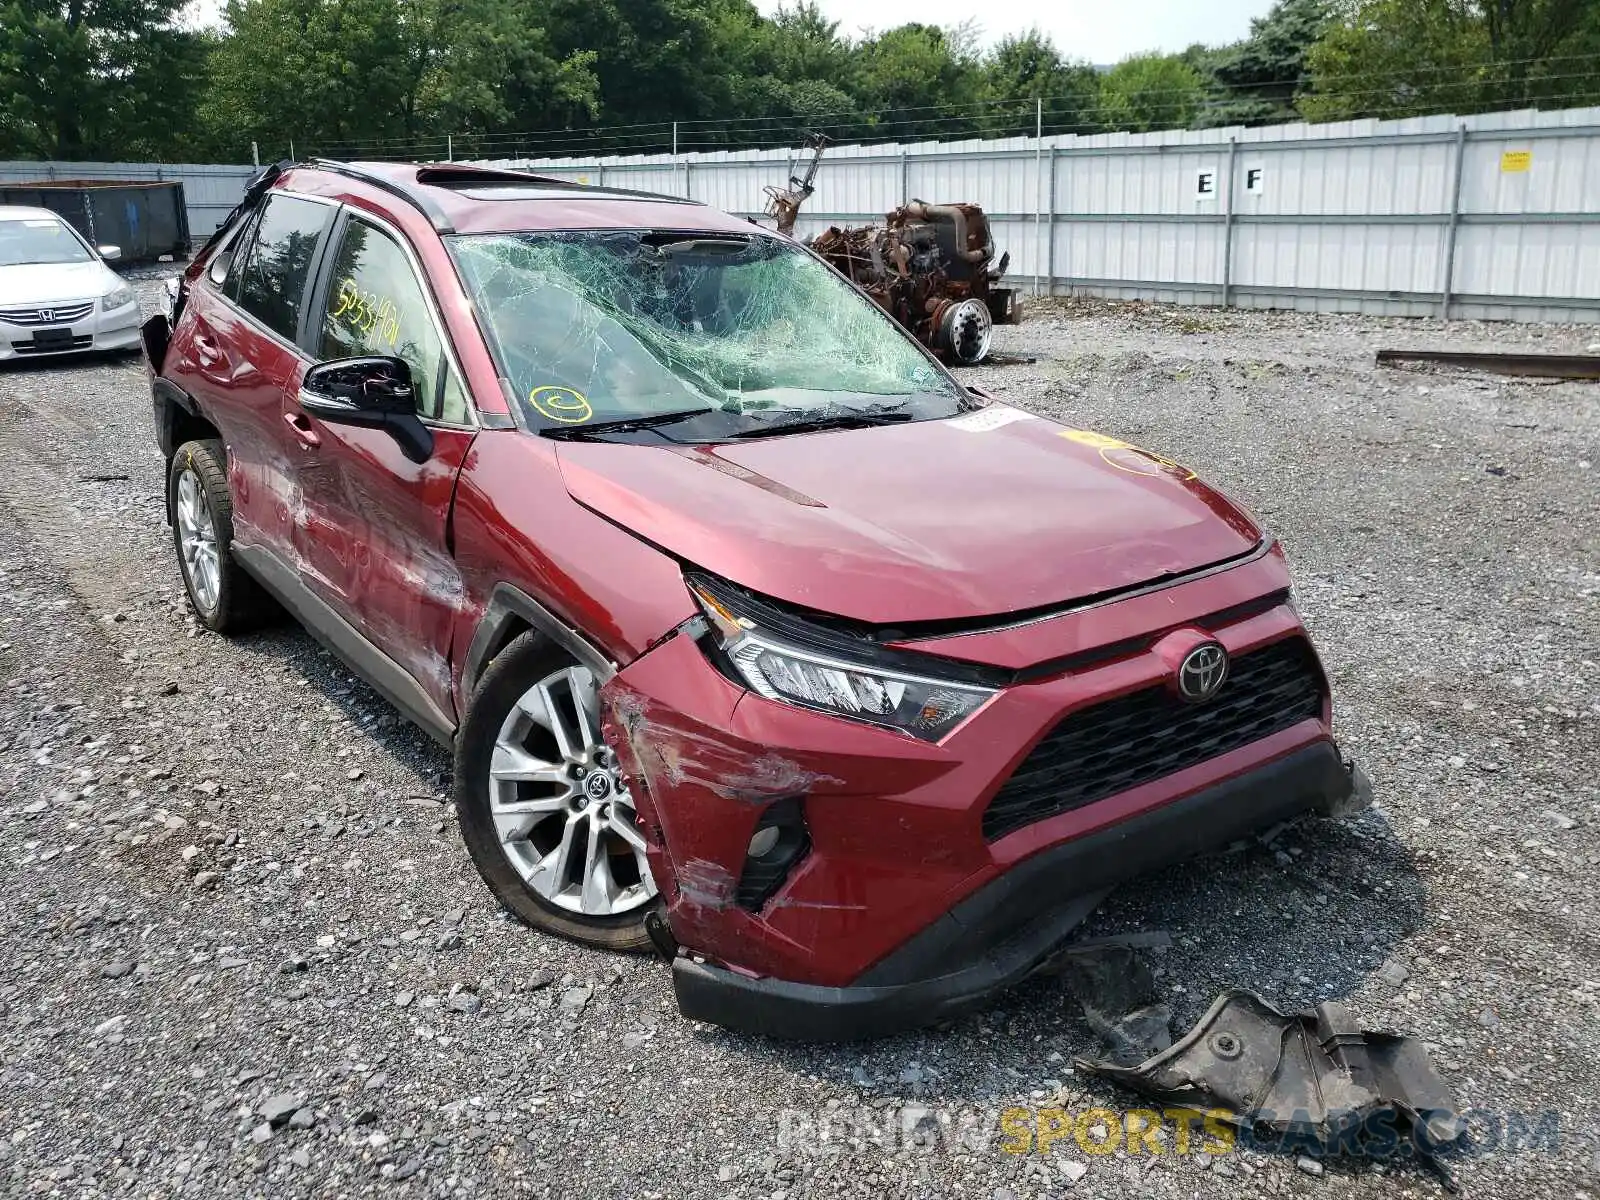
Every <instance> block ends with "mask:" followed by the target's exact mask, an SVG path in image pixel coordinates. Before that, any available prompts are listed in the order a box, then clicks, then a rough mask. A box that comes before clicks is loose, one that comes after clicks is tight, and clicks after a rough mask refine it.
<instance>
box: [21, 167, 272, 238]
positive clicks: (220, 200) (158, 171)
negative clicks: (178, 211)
mask: <svg viewBox="0 0 1600 1200" xmlns="http://www.w3.org/2000/svg"><path fill="white" fill-rule="evenodd" d="M256 171H257V168H256V167H251V166H233V165H231V164H227V165H222V166H218V165H213V164H205V163H96V162H0V183H32V182H34V181H35V180H40V179H44V180H54V179H116V180H141V181H142V180H157V181H162V182H170V181H176V182H178V183H181V184H183V201H184V207H185V208H187V209H188V210H189V234H190V236H191V237H193V238H194V239H196V242H197V243H198V242H199V241H203V240H204V239H205V238H207V237H209V236H210V234H211V233H212V231H213V230H215V229H216V227H217V226H218V225H220V224H221V223H222V219H223V218H224V217H226V216H227V215H228V212H229V210H230V209H232V208H233V206H234V205H235V204H237V203H239V199H240V197H242V196H243V195H244V189H245V185H246V184H247V183H249V182H250V177H251V176H252V175H254V174H255V173H256Z"/></svg>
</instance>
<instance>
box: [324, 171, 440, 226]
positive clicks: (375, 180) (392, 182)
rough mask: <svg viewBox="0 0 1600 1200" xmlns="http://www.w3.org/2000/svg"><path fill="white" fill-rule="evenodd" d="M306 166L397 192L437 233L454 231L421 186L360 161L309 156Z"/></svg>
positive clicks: (393, 194) (381, 189)
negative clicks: (388, 174)
mask: <svg viewBox="0 0 1600 1200" xmlns="http://www.w3.org/2000/svg"><path fill="white" fill-rule="evenodd" d="M305 165H306V166H308V167H313V168H315V169H316V170H318V171H331V172H333V173H334V174H335V175H346V176H348V177H349V178H351V179H359V180H360V181H361V182H362V183H369V184H371V185H372V186H373V187H375V188H378V189H379V190H380V191H385V192H388V193H389V194H390V195H391V196H398V197H399V198H400V199H401V200H404V201H405V202H406V203H407V204H409V205H411V206H412V207H413V208H416V209H417V210H418V211H420V212H421V213H422V215H423V216H425V217H427V218H428V220H429V221H430V222H432V224H433V227H434V228H435V229H436V230H438V231H439V232H440V233H454V232H455V231H456V227H455V226H454V225H453V224H451V222H450V217H449V215H448V214H447V213H446V212H445V211H444V209H443V208H441V207H440V206H439V205H437V204H435V203H434V202H433V198H432V197H431V196H429V195H428V194H427V192H425V191H423V190H422V189H421V188H420V187H418V188H409V187H407V186H406V185H405V183H404V182H402V181H401V180H397V179H391V178H389V177H388V176H387V175H380V174H379V173H378V172H377V171H373V170H370V169H369V168H367V167H364V166H362V165H361V164H360V163H348V162H340V161H339V160H337V159H332V158H312V159H307V160H306V164H305Z"/></svg>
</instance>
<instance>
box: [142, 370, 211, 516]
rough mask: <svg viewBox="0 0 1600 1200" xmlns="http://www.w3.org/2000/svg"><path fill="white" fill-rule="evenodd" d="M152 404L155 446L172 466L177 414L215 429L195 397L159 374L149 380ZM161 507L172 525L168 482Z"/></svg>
mask: <svg viewBox="0 0 1600 1200" xmlns="http://www.w3.org/2000/svg"><path fill="white" fill-rule="evenodd" d="M150 403H151V406H152V407H153V408H154V410H155V421H156V443H157V444H158V445H159V446H160V447H161V457H162V458H163V459H165V460H166V462H167V463H168V465H169V468H170V465H171V463H172V456H173V455H174V454H176V453H177V452H178V442H177V437H176V435H174V433H173V427H174V426H175V425H176V424H177V422H176V421H175V420H174V419H173V415H174V413H175V412H183V413H187V414H188V415H189V416H191V417H193V418H195V419H196V420H197V421H205V422H206V424H208V425H211V426H212V427H213V428H215V425H214V424H213V422H212V421H211V420H210V419H209V418H208V417H207V416H206V415H205V413H203V412H202V411H201V410H200V404H199V402H198V401H197V400H195V398H194V397H193V396H191V395H190V394H189V393H188V392H186V391H184V390H183V389H182V388H181V387H179V386H178V385H177V384H175V383H173V382H172V380H170V379H163V378H162V377H161V376H160V375H157V376H155V377H153V378H152V379H151V380H150ZM161 497H162V507H163V508H164V509H165V511H166V514H167V524H168V525H171V524H172V489H171V488H170V487H169V486H168V485H167V483H166V480H165V479H163V480H162V484H161Z"/></svg>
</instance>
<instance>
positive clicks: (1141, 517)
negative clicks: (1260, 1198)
mask: <svg viewBox="0 0 1600 1200" xmlns="http://www.w3.org/2000/svg"><path fill="white" fill-rule="evenodd" d="M171 307H172V311H171V314H170V316H166V317H157V318H154V319H153V320H151V321H150V322H148V323H147V324H146V326H145V329H144V341H145V347H146V355H147V359H148V365H149V370H150V374H151V384H152V389H153V395H154V403H155V423H156V429H157V434H158V437H159V441H160V445H161V449H162V451H163V453H164V454H165V456H166V458H167V461H168V463H169V470H168V481H169V483H168V488H167V512H168V517H169V521H170V524H171V526H172V534H173V541H174V545H175V547H176V551H177V558H178V563H179V567H180V569H181V572H182V576H183V582H184V585H185V587H186V588H187V590H188V595H189V599H190V602H191V603H192V604H193V607H194V611H195V613H196V615H197V617H198V619H199V621H200V622H201V623H203V624H204V625H205V626H207V627H208V628H210V629H212V630H215V631H217V632H219V633H234V632H238V631H242V630H245V629H248V628H250V627H251V626H253V625H255V624H256V623H258V622H260V621H261V620H263V619H264V618H266V617H268V616H269V615H270V614H272V613H273V612H275V611H277V610H278V608H279V607H281V608H283V609H287V610H288V611H289V612H290V613H292V614H293V615H294V616H295V617H297V618H298V619H299V620H300V621H301V622H302V623H303V624H304V625H305V626H306V627H307V628H308V629H309V630H310V631H311V632H312V633H313V634H314V635H315V636H316V637H317V638H319V639H320V640H321V641H322V642H324V643H325V644H326V645H327V646H328V647H330V648H331V649H332V650H333V651H335V652H336V653H337V654H339V655H340V656H341V657H343V658H344V659H345V660H346V661H347V662H348V664H349V665H350V666H351V667H352V668H353V669H354V670H355V671H356V672H358V673H359V674H360V675H361V676H363V677H364V678H365V679H366V680H368V681H369V682H370V683H371V684H372V686H373V687H374V688H376V689H377V690H378V691H379V692H381V693H382V694H383V695H384V696H386V697H387V698H388V699H389V700H390V701H391V702H393V704H394V705H395V706H396V707H397V708H399V709H400V710H401V711H402V712H403V713H405V714H407V715H408V716H409V717H410V718H412V719H413V720H415V721H416V722H417V723H418V724H419V725H421V726H422V727H423V728H424V729H426V730H428V731H429V732H430V733H431V734H433V735H434V736H435V737H436V738H437V739H438V740H439V741H440V742H442V743H444V744H445V745H446V746H448V747H451V748H452V749H453V753H454V766H455V770H454V795H455V802H456V807H457V812H458V814H459V819H460V827H461V831H462V835H463V837H464V839H465V842H466V847H467V850H468V852H469V853H470V855H471V856H472V860H473V862H474V863H475V864H476V866H477V868H478V870H479V872H480V873H481V874H482V876H483V879H484V881H485V882H486V883H487V884H488V886H489V888H490V889H491V890H492V891H493V893H494V894H495V896H496V897H497V898H498V899H499V901H500V902H501V903H502V904H504V905H505V906H506V907H507V908H509V909H510V910H511V911H512V912H513V913H515V914H516V915H517V916H519V917H520V918H522V919H523V920H524V921H526V922H528V923H529V924H531V925H534V926H536V927H537V928H539V929H541V930H545V931H547V932H549V933H554V934H559V935H562V936H565V937H568V938H573V939H577V940H579V941H582V942H586V943H589V944H591V945H596V946H604V947H612V948H615V949H620V950H631V949H642V948H645V947H648V946H650V945H651V944H654V945H655V947H657V948H658V949H659V950H661V951H662V952H663V953H664V954H666V955H667V956H668V957H670V958H671V960H672V963H673V975H674V982H675V987H676V992H677V996H678V1002H679V1006H680V1008H681V1010H682V1011H683V1012H684V1013H685V1014H686V1015H688V1016H691V1017H695V1018H700V1019H706V1020H710V1021H715V1022H720V1023H722V1024H725V1025H727V1026H730V1027H733V1028H737V1029H742V1030H750V1031H757V1032H764V1033H771V1034H775V1035H780V1036H789V1037H803V1038H804V1037H811V1038H842V1037H851V1036H863V1035H870V1034H874V1033H878V1032H881V1031H884V1030H890V1029H896V1028H901V1027H904V1026H907V1025H911V1024H915V1023H918V1022H926V1021H930V1020H934V1019H936V1018H940V1017H943V1016H946V1015H949V1014H951V1013H954V1012H956V1011H958V1010H961V1009H963V1008H966V1007H969V1006H972V1005H974V1004H977V1003H981V1002H982V1001H983V1000H984V999H985V998H986V997H988V996H990V995H991V994H993V993H994V992H995V991H997V990H998V989H1000V988H1003V987H1006V986H1008V985H1010V984H1012V983H1015V982H1016V981H1018V980H1020V979H1022V978H1024V977H1026V976H1028V975H1029V974H1030V973H1032V972H1034V971H1036V970H1039V969H1040V968H1041V967H1042V966H1044V965H1045V964H1047V963H1049V962H1050V961H1051V959H1052V958H1053V956H1055V955H1056V954H1057V952H1058V951H1059V948H1060V946H1061V944H1062V942H1063V940H1064V939H1065V937H1066V935H1067V933H1068V932H1069V931H1070V930H1071V929H1072V927H1073V926H1074V925H1075V924H1076V923H1077V922H1078V921H1080V920H1081V919H1082V917H1083V916H1084V915H1085V913H1086V912H1087V911H1088V910H1089V909H1091V908H1092V907H1093V906H1094V904H1095V902H1096V901H1097V899H1098V898H1099V897H1100V896H1101V895H1103V894H1104V892H1105V891H1106V890H1107V889H1108V888H1109V887H1111V886H1112V885H1114V884H1115V883H1117V882H1118V881H1121V880H1125V879H1128V878H1130V877H1132V876H1134V875H1138V874H1140V873H1143V872H1146V871H1149V870H1151V869H1153V868H1156V867H1159V866H1162V865H1165V864H1169V863H1172V862H1175V861H1178V860H1180V859H1185V858H1188V857H1191V856H1193V855H1196V854H1198V853H1200V852H1203V851H1205V850H1207V849H1211V848H1215V847H1218V846H1220V845H1222V844H1224V843H1227V842H1229V841H1232V840H1235V839H1238V838H1240V837H1242V836H1245V835H1248V834H1250V833H1252V832H1253V831H1257V830H1260V829H1262V828H1264V827H1267V826H1270V825H1274V824H1276V823H1278V822H1282V821H1285V820H1288V819H1291V818H1295V817H1298V816H1301V815H1303V814H1306V813H1312V812H1314V813H1321V814H1324V815H1341V814H1343V813H1345V812H1349V811H1353V810H1355V809H1357V808H1359V807H1360V806H1361V805H1363V804H1364V803H1365V802H1366V801H1367V800H1368V798H1369V796H1370V789H1369V788H1368V786H1367V785H1366V782H1365V779H1364V778H1363V777H1362V775H1361V773H1360V771H1359V770H1358V769H1355V768H1353V767H1352V766H1350V765H1349V764H1347V763H1345V762H1344V761H1343V760H1342V759H1341V756H1340V754H1339V752H1338V750H1337V748H1336V746H1335V743H1334V741H1333V737H1332V732H1331V728H1330V719H1331V712H1330V701H1329V694H1328V684H1327V679H1326V676H1325V675H1324V673H1323V671H1322V668H1321V666H1320V664H1319V662H1318V659H1317V656H1316V654H1315V652H1314V651H1313V650H1312V647H1311V643H1310V641H1309V640H1308V639H1307V636H1306V631H1305V629H1304V628H1303V627H1302V625H1301V622H1300V619H1299V617H1298V615H1297V614H1296V612H1295V609H1294V606H1293V602H1292V599H1291V596H1290V592H1289V576H1288V573H1287V571H1286V568H1285V564H1284V559H1283V555H1282V552H1281V551H1280V550H1279V548H1278V546H1277V544H1276V543H1275V542H1274V541H1273V540H1272V539H1271V538H1270V537H1268V536H1267V535H1266V534H1264V533H1263V532H1262V530H1261V529H1260V528H1259V527H1258V526H1257V524H1256V522H1255V521H1254V520H1252V519H1251V517H1250V516H1249V515H1248V514H1247V513H1246V512H1245V511H1244V510H1242V509H1241V508H1240V507H1239V506H1238V505H1236V504H1234V503H1232V502H1230V501H1229V500H1228V499H1227V498H1226V497H1225V496H1223V495H1222V494H1221V493H1220V492H1218V491H1216V490H1215V489H1214V488H1211V487H1209V486H1207V485H1206V484H1205V483H1203V482H1201V481H1200V480H1199V479H1197V478H1196V477H1195V474H1194V472H1192V471H1190V470H1188V469H1187V468H1185V467H1183V466H1181V465H1179V464H1178V463H1176V462H1174V461H1172V460H1171V459H1169V458H1166V457H1164V456H1162V455H1160V454H1157V453H1153V452H1150V451H1146V450H1142V449H1139V448H1137V447H1135V446H1132V445H1129V444H1128V443H1126V442H1123V441H1120V440H1118V439H1116V438H1113V437H1108V436H1104V435H1102V434H1099V433H1094V432H1090V431H1087V430H1082V429H1075V428H1068V427H1065V426H1063V425H1061V424H1058V423H1056V422H1054V421H1051V420H1047V419H1044V418H1042V417H1039V416H1036V415H1034V414H1031V413H1028V412H1025V411H1022V410H1020V409H1016V408H1012V407H1008V406H1006V405H1004V404H1001V403H998V402H996V401H994V400H993V399H992V398H990V397H988V396H986V395H985V394H983V393H982V392H980V391H978V389H975V388H969V387H964V386H963V385H962V384H961V383H960V382H959V381H958V380H957V379H956V378H955V377H954V376H953V375H952V374H951V373H950V372H949V371H948V370H946V369H945V367H944V366H942V365H941V364H940V363H939V362H938V361H937V360H936V359H935V358H934V357H932V356H931V355H930V354H929V353H927V352H926V351H924V350H923V349H922V348H921V347H919V346H918V345H917V344H916V343H915V342H914V341H913V340H911V339H910V338H909V337H908V336H906V335H905V334H904V333H903V332H902V331H901V330H900V328H899V327H898V326H897V325H896V324H895V323H894V322H893V321H891V320H890V319H889V317H888V316H887V315H886V314H885V313H884V312H882V311H881V310H880V309H879V308H878V307H876V306H875V305H874V304H873V303H872V302H871V300H869V299H868V298H867V297H866V296H865V295H864V294H863V293H862V292H860V291H858V290H857V289H856V288H855V287H854V286H853V285H852V284H851V283H850V282H848V281H847V280H846V279H845V278H844V277H843V276H841V275H839V274H838V273H836V272H835V271H834V270H832V269H831V268H830V267H828V266H827V265H825V264H824V263H823V262H822V261H821V260H820V259H819V258H817V257H816V256H815V255H813V254H812V253H811V252H810V251H808V250H807V249H805V248H804V247H803V246H801V245H799V244H797V243H796V242H795V241H793V240H791V239H789V238H787V237H783V236H780V235H777V234H774V233H771V232H769V231H766V230H764V229H762V228H760V227H758V226H756V225H754V224H753V223H751V222H750V221H748V220H744V219H739V218H736V217H733V216H729V215H727V214H724V213H721V212H718V211H716V210H714V209H712V208H708V207H705V206H704V205H700V204H695V203H690V202H687V201H684V200H680V199H675V198H672V197H668V196H654V195H646V194H641V193H633V192H623V191H617V190H609V189H605V188H595V187H579V186H577V185H574V184H571V183H567V182H563V181H560V180H553V179H547V178H541V177H537V176H533V175H527V174H522V173H518V172H508V171H496V170H488V169H481V168H472V167H465V166H460V165H434V166H415V165H409V166H397V165H375V164H350V163H334V162H326V161H313V162H310V163H303V164H295V165H292V166H291V165H282V166H280V167H277V168H272V169H270V170H268V171H267V172H264V173H263V175H262V177H261V178H260V179H258V180H257V181H256V182H255V183H254V184H253V185H252V186H251V188H250V189H249V191H248V193H247V195H246V197H245V200H244V202H243V203H242V204H241V205H240V206H239V208H238V209H237V210H236V211H235V212H234V213H233V214H232V215H231V217H230V218H229V219H228V221H227V222H226V223H225V224H224V226H223V227H222V228H221V229H220V230H219V231H218V233H217V234H216V235H215V236H214V237H213V238H212V239H211V241H210V243H209V244H208V245H207V246H206V247H205V248H204V249H203V250H202V251H201V252H200V253H199V254H198V255H197V256H196V257H195V259H194V261H193V263H192V264H191V265H190V266H189V267H188V269H187V270H186V272H185V273H184V276H183V278H182V280H181V281H180V283H179V286H178V287H177V288H176V289H175V294H174V297H173V304H172V306H171Z"/></svg>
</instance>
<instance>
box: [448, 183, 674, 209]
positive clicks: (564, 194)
mask: <svg viewBox="0 0 1600 1200" xmlns="http://www.w3.org/2000/svg"><path fill="white" fill-rule="evenodd" d="M452 190H455V191H458V192H459V193H460V194H461V195H463V196H465V197H467V198H468V199H469V200H653V201H656V202H657V203H661V204H698V203H699V201H696V200H685V199H684V198H683V197H682V196H659V195H657V194H655V193H654V192H630V191H625V190H622V189H620V188H597V187H584V186H583V185H581V184H575V183H571V182H568V181H567V180H565V179H561V180H550V181H548V182H544V181H541V182H540V183H537V184H533V185H530V184H527V183H499V182H495V183H488V182H485V183H483V184H481V185H480V186H478V187H470V188H468V187H458V188H455V189H452Z"/></svg>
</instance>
